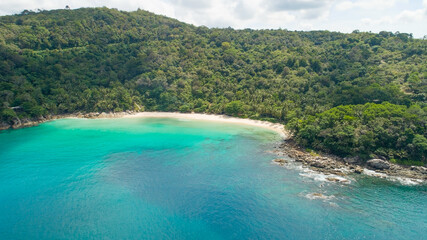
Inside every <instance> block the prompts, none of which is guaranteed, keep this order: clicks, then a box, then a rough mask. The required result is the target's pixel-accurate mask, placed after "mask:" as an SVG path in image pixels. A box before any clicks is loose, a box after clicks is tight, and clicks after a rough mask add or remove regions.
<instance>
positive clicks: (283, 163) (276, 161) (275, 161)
mask: <svg viewBox="0 0 427 240" xmlns="http://www.w3.org/2000/svg"><path fill="white" fill-rule="evenodd" d="M273 162H274V163H277V164H279V165H280V166H283V165H285V164H286V163H288V161H286V160H285V159H283V158H276V159H274V160H273Z"/></svg>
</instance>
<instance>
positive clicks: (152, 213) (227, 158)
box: [0, 115, 427, 239]
mask: <svg viewBox="0 0 427 240" xmlns="http://www.w3.org/2000/svg"><path fill="white" fill-rule="evenodd" d="M180 116H182V115H180ZM225 119H228V118H225ZM226 121H229V120H226ZM265 126H266V127H265V128H260V127H258V126H255V125H251V124H236V123H232V122H229V123H227V122H225V121H223V122H221V121H213V120H210V121H207V120H195V119H190V118H185V117H179V118H171V117H170V116H164V115H157V116H156V117H153V116H152V115H151V116H150V117H148V116H147V117H137V115H135V116H133V115H129V116H126V117H121V118H117V119H109V118H100V119H79V118H67V119H60V120H57V121H50V122H46V123H44V124H41V125H39V126H38V127H34V128H25V129H19V130H16V131H6V132H2V133H1V134H0V143H1V144H2V145H1V146H2V148H1V151H0V159H1V166H2V167H1V168H0V186H1V191H0V192H1V194H0V199H1V200H2V203H3V205H2V207H1V209H0V210H1V212H2V213H3V214H2V215H1V218H0V221H1V223H2V227H1V231H0V235H1V236H2V237H4V238H10V237H11V236H18V237H20V238H28V237H37V238H39V239H51V238H76V237H79V236H80V237H82V236H83V237H84V238H102V237H104V238H105V237H109V238H131V239H136V238H150V237H151V238H153V237H154V238H161V237H162V236H163V238H164V237H166V238H175V239H198V238H204V239H236V238H268V239H283V238H288V239H307V238H316V237H318V236H325V238H328V239H343V238H345V239H360V238H363V237H369V236H375V238H376V239H390V238H393V237H394V236H397V235H398V236H402V237H400V238H398V239H409V238H411V239H422V232H423V231H424V230H426V229H427V228H426V224H425V221H424V219H425V217H426V215H425V214H426V213H425V212H423V211H421V212H420V211H419V209H425V202H426V200H427V199H426V197H427V196H426V194H425V192H426V188H425V186H423V185H416V186H405V185H402V184H400V183H398V182H396V183H395V182H392V181H388V180H383V179H379V178H372V177H370V176H367V175H364V174H362V175H359V174H357V175H356V174H353V173H349V175H348V176H346V177H343V178H345V179H348V180H349V181H350V182H339V181H336V180H332V178H331V177H333V176H328V175H326V174H324V173H321V172H312V170H311V169H310V168H307V167H306V166H305V165H303V164H302V163H301V162H297V161H294V160H292V159H291V158H288V157H284V156H282V157H283V158H285V159H287V160H288V161H289V162H287V163H283V167H279V166H277V165H276V164H280V162H273V160H275V159H277V158H279V157H278V154H277V153H275V152H274V151H276V150H277V148H274V146H276V147H278V148H279V147H280V144H281V142H282V138H281V137H280V136H279V135H278V134H277V132H273V129H269V128H270V127H271V125H269V124H266V125H265ZM267 126H268V127H267ZM274 126H276V125H274ZM282 157H281V158H282ZM273 163H276V164H273ZM337 176H338V177H337V178H338V179H339V177H342V176H339V175H337ZM327 178H331V179H330V180H328V179H327ZM22 206H25V211H24V209H23V208H22ZM64 216H65V217H64ZM402 219H403V220H402ZM36 220H37V221H38V222H40V224H41V225H34V224H33V222H34V221H36ZM89 222H90V223H91V225H86V224H84V225H82V223H89ZM12 225H13V226H14V227H12ZM42 225H43V226H44V227H43V229H44V230H43V231H41V230H40V229H41V226H42ZM348 226H352V228H348ZM414 226H416V228H415V227H414ZM46 229H47V230H46ZM162 234H163V235H162ZM407 237H408V238H407Z"/></svg>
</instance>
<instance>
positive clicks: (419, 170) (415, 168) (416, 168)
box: [411, 166, 427, 174]
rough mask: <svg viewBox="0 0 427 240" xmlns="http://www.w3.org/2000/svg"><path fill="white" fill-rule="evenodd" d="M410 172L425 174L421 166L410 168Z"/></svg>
mask: <svg viewBox="0 0 427 240" xmlns="http://www.w3.org/2000/svg"><path fill="white" fill-rule="evenodd" d="M411 170H413V171H417V172H419V173H421V174H427V168H425V167H422V166H411Z"/></svg>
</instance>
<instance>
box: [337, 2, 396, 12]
mask: <svg viewBox="0 0 427 240" xmlns="http://www.w3.org/2000/svg"><path fill="white" fill-rule="evenodd" d="M395 5H396V0H357V1H349V0H346V1H343V2H340V3H338V4H337V6H336V9H337V10H342V11H345V10H349V9H354V8H362V9H384V8H391V7H394V6H395Z"/></svg>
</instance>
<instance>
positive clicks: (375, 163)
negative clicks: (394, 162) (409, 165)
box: [366, 159, 390, 170]
mask: <svg viewBox="0 0 427 240" xmlns="http://www.w3.org/2000/svg"><path fill="white" fill-rule="evenodd" d="M366 163H367V164H368V166H370V167H373V168H375V169H379V170H383V169H389V168H390V163H388V162H387V161H384V160H381V159H371V160H369V161H367V162H366Z"/></svg>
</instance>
